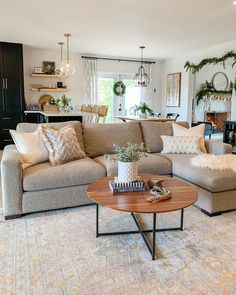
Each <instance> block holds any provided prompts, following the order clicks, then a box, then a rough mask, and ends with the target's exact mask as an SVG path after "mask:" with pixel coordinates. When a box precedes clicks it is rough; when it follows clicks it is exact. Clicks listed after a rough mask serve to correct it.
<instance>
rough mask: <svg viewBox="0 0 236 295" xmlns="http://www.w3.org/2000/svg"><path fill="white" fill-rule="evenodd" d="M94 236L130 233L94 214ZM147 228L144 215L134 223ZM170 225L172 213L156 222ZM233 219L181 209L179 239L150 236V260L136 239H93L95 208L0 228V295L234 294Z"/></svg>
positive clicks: (125, 220) (114, 219) (174, 219)
mask: <svg viewBox="0 0 236 295" xmlns="http://www.w3.org/2000/svg"><path fill="white" fill-rule="evenodd" d="M100 212H101V230H103V231H104V230H106V231H108V230H113V231H114V230H126V229H127V230H128V229H136V227H135V225H134V222H133V220H132V218H131V216H130V215H129V214H127V213H119V212H116V211H113V210H109V209H105V208H101V210H100ZM139 219H140V221H141V220H142V223H143V225H145V226H148V225H150V226H151V224H152V223H151V218H150V216H144V215H142V216H141V215H140V216H139ZM157 221H158V222H157V223H158V226H176V225H177V224H178V222H179V213H178V212H175V213H168V214H162V215H159V216H158V218H157ZM235 232H236V212H230V213H226V214H223V215H221V216H218V217H214V218H209V217H207V216H205V215H204V214H202V213H201V212H200V210H199V209H197V208H195V207H191V208H188V209H186V210H185V230H184V231H183V232H181V231H176V232H165V233H164V232H163V233H157V246H158V248H157V251H156V253H157V256H158V259H157V260H156V261H152V260H151V257H150V254H149V252H148V251H147V249H146V247H145V245H144V242H143V240H142V239H141V237H140V236H139V235H126V236H113V237H99V238H97V239H96V238H95V206H88V207H80V208H73V209H66V210H57V211H51V212H44V213H37V214H30V215H27V216H25V217H23V218H21V219H17V220H12V221H4V220H3V219H1V222H0V294H4V295H8V294H9V295H10V294H11V295H13V294H22V295H25V294H32V295H34V294H35V295H36V294H37V295H51V294H54V295H58V294H63V295H90V294H94V295H100V294H102V295H103V294H104V295H107V294H109V295H118V294H122V295H126V294H130V295H131V294H137V295H141V294H145V295H146V294H148V295H154V294H155V295H157V294H158V295H159V294H171V295H174V294H178V295H180V294H181V295H183V294H194V295H203V294H214V295H215V294H236V235H235Z"/></svg>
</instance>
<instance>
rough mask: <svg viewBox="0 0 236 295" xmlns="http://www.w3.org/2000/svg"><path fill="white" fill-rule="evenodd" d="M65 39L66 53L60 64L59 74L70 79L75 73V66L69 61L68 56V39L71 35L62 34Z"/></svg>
mask: <svg viewBox="0 0 236 295" xmlns="http://www.w3.org/2000/svg"><path fill="white" fill-rule="evenodd" d="M64 36H65V37H66V39H67V40H66V43H67V53H66V59H65V60H64V61H63V62H62V63H61V64H60V72H61V75H63V76H65V77H66V78H67V77H70V76H72V75H74V73H75V64H74V63H73V62H72V61H71V60H70V55H69V37H70V36H71V34H68V33H66V34H64Z"/></svg>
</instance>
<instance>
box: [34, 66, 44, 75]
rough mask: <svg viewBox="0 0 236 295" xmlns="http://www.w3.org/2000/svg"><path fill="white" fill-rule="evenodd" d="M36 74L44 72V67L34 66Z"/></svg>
mask: <svg viewBox="0 0 236 295" xmlns="http://www.w3.org/2000/svg"><path fill="white" fill-rule="evenodd" d="M34 74H43V68H42V67H34Z"/></svg>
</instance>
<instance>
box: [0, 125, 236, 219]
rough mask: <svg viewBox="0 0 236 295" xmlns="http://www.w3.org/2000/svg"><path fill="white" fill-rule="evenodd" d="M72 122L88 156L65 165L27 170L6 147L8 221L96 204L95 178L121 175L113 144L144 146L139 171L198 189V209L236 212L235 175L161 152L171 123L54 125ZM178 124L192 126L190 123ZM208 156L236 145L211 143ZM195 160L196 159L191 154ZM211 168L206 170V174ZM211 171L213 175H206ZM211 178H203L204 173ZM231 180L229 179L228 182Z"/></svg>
mask: <svg viewBox="0 0 236 295" xmlns="http://www.w3.org/2000/svg"><path fill="white" fill-rule="evenodd" d="M69 124H72V125H74V127H75V129H76V134H77V139H78V141H79V143H80V146H81V148H82V149H83V150H84V151H85V153H86V158H84V159H81V160H77V161H72V162H69V163H66V164H63V165H60V166H51V165H50V164H49V162H44V163H40V164H37V165H35V166H32V167H29V168H27V169H24V170H23V169H22V165H21V158H20V154H19V153H18V151H17V149H16V147H15V146H14V145H9V146H7V147H6V148H5V149H4V152H3V157H2V161H1V176H2V191H3V211H4V215H5V218H6V219H10V218H14V217H19V216H21V215H22V214H25V213H30V212H37V211H44V210H52V209H58V208H66V207H73V206H79V205H86V204H91V201H90V199H89V198H88V197H87V193H86V190H87V187H88V185H89V184H90V183H91V182H92V181H93V180H95V179H99V178H102V177H104V176H106V175H108V176H111V175H117V163H114V162H110V161H108V160H107V159H105V158H104V156H103V155H104V154H105V153H112V152H113V144H114V143H117V144H120V145H125V144H126V143H127V142H130V143H141V142H144V143H145V145H146V147H147V148H148V150H149V151H150V152H149V153H148V157H145V158H143V159H141V161H140V168H139V171H140V173H152V174H160V175H170V176H173V175H174V177H180V178H182V179H184V180H186V181H188V182H191V183H192V184H193V185H195V186H196V187H197V189H198V191H199V200H198V203H197V205H198V206H199V207H200V208H201V209H202V210H203V211H204V212H206V213H208V214H210V215H211V214H216V213H220V212H222V211H226V210H231V209H236V174H235V173H233V172H230V171H227V172H223V173H222V172H221V173H217V171H213V170H208V169H205V170H201V169H200V170H199V169H196V168H193V167H192V166H191V163H190V158H191V156H190V155H188V154H181V155H177V154H161V151H162V148H163V146H162V140H161V135H172V134H173V132H172V124H171V123H157V122H144V121H143V122H140V123H139V122H130V123H117V124H99V123H83V124H81V123H80V122H77V121H73V122H63V123H49V126H51V127H53V128H55V129H60V128H62V127H64V126H66V125H69ZM179 124H181V125H184V126H187V125H188V124H187V123H186V122H180V123H179ZM37 128H38V124H29V123H20V124H19V125H18V126H17V130H18V131H22V132H34V131H36V130H37ZM206 147H207V150H208V152H210V153H213V154H225V153H231V149H232V148H231V146H230V145H227V144H223V143H215V142H213V141H206ZM192 156H194V155H192ZM206 170H207V171H206ZM207 173H208V174H207ZM206 174H207V175H208V177H207V179H208V180H206V177H203V176H204V175H206ZM226 180H227V181H226Z"/></svg>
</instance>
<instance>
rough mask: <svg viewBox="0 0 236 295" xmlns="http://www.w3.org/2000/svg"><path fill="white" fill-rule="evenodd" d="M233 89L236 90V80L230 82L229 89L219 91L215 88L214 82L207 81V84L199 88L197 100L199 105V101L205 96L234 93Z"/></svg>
mask: <svg viewBox="0 0 236 295" xmlns="http://www.w3.org/2000/svg"><path fill="white" fill-rule="evenodd" d="M233 89H235V90H236V82H232V81H231V82H230V88H229V90H225V91H222V90H220V91H217V90H215V89H214V87H213V85H212V83H210V82H208V81H206V84H204V85H203V86H202V88H201V89H200V90H199V92H198V93H197V94H196V102H197V105H198V104H199V102H200V101H201V100H202V99H203V98H204V97H207V98H208V97H209V96H211V95H214V94H215V95H217V94H218V95H227V94H232V91H233Z"/></svg>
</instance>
